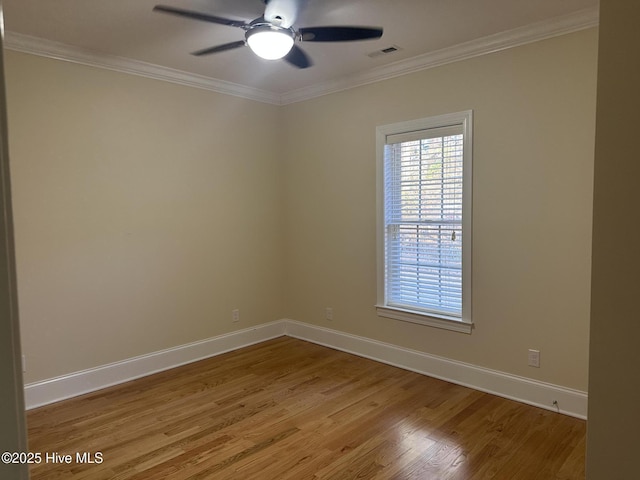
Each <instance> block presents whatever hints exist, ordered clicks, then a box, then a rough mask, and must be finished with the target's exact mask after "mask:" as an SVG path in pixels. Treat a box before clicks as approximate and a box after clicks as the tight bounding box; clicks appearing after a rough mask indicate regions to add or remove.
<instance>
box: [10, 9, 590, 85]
mask: <svg viewBox="0 0 640 480" xmlns="http://www.w3.org/2000/svg"><path fill="white" fill-rule="evenodd" d="M299 1H303V5H302V8H301V11H300V13H299V15H298V19H297V21H296V23H295V25H294V26H296V27H308V26H321V25H365V26H381V27H383V28H384V35H383V36H382V38H381V39H379V40H374V41H371V40H369V41H360V42H349V43H308V42H307V43H303V44H301V47H302V48H303V49H304V50H305V51H306V52H307V54H308V55H309V56H310V57H311V58H312V60H313V62H314V65H313V66H312V67H311V68H308V69H305V70H299V69H296V68H294V67H292V66H290V65H289V64H287V63H286V62H284V61H267V60H262V59H260V58H258V57H256V56H255V55H254V54H253V53H252V52H251V51H250V50H249V49H248V48H240V49H237V50H232V51H226V52H222V53H218V54H215V55H209V56H203V57H195V56H193V55H190V52H193V51H195V50H198V49H202V48H206V47H209V46H214V45H217V44H223V43H227V42H232V41H235V40H242V39H243V37H244V32H243V30H241V29H239V28H233V27H227V26H224V25H218V24H211V23H206V22H201V21H196V20H190V19H184V18H180V17H175V16H171V15H166V14H161V13H157V12H153V11H152V8H153V6H154V5H156V4H164V5H170V6H174V7H179V8H183V9H189V10H194V11H198V12H204V13H209V14H212V15H216V16H222V17H227V18H232V19H238V20H244V21H250V20H252V19H254V18H256V17H258V16H260V15H262V13H263V12H264V3H263V1H262V0H4V1H3V4H4V17H5V28H6V31H7V39H8V40H9V41H8V42H7V43H8V47H9V48H11V47H12V45H14V47H15V45H20V44H23V45H24V44H29V45H34V44H38V45H40V48H44V49H45V50H46V48H45V47H42V46H43V45H47V44H49V45H55V46H56V48H57V50H56V51H63V50H64V49H65V48H67V47H69V49H68V51H72V52H73V51H75V52H76V53H77V52H82V54H83V55H86V54H88V53H90V54H91V55H95V56H96V57H101V56H102V57H105V58H111V59H113V58H120V59H129V60H133V61H135V62H136V63H137V64H138V65H147V66H149V64H151V66H161V67H166V68H167V69H171V71H172V72H174V73H176V72H187V73H189V74H194V75H195V76H197V77H198V78H203V77H204V78H207V79H212V80H214V81H216V82H220V83H222V84H226V82H230V84H231V85H237V86H242V87H246V88H249V89H255V90H257V91H260V92H265V93H267V94H273V95H286V94H287V93H288V92H295V91H301V90H304V89H309V88H314V86H317V85H326V84H330V83H332V82H333V83H334V84H335V82H338V81H339V80H340V79H343V78H358V77H359V78H366V75H368V74H369V75H370V72H383V71H385V70H384V69H387V71H389V69H390V68H391V69H393V68H395V69H396V70H398V69H400V70H401V69H402V67H403V66H406V65H419V64H420V62H417V61H416V59H421V58H425V56H427V57H428V56H429V55H437V54H438V52H447V51H455V48H456V46H460V45H466V46H469V45H472V44H473V43H474V42H476V41H481V42H484V44H485V45H490V44H491V42H492V41H493V40H492V39H495V38H498V37H499V35H500V34H503V33H504V32H519V35H520V34H522V36H523V38H524V40H525V41H526V35H527V34H528V33H527V32H530V31H534V32H543V31H544V28H545V26H552V27H551V30H550V31H551V33H553V32H554V30H553V28H554V27H553V26H554V25H555V28H556V30H558V31H559V32H560V33H562V29H563V28H564V29H565V30H568V31H571V29H573V30H577V29H579V28H584V26H589V25H588V24H589V22H591V24H593V22H594V21H597V7H598V0H350V1H345V0H306V1H305V0H299ZM594 18H595V19H596V20H594ZM585 19H587V20H585ZM558 25H559V26H560V27H558ZM532 26H533V27H532ZM529 27H531V28H533V30H531V28H529ZM534 27H535V28H534ZM530 36H531V35H530ZM532 39H536V37H535V35H533V36H532ZM42 40H46V42H42ZM520 43H524V41H521V42H520ZM391 45H395V46H398V47H400V49H401V50H400V51H398V52H395V53H393V54H390V55H382V56H377V57H375V58H371V57H369V56H368V54H370V53H372V52H375V51H377V50H380V49H383V48H386V47H389V46H391ZM496 45H497V46H495V47H494V50H496V49H499V48H500V45H499V44H496ZM487 48H488V47H487ZM16 49H18V50H20V49H21V48H16ZM22 50H25V51H29V48H22ZM31 50H34V48H33V47H32V48H31ZM35 50H37V49H35ZM54 56H55V55H54ZM58 56H59V57H64V55H58ZM140 62H142V63H140ZM97 63H99V62H97ZM370 78H373V77H370Z"/></svg>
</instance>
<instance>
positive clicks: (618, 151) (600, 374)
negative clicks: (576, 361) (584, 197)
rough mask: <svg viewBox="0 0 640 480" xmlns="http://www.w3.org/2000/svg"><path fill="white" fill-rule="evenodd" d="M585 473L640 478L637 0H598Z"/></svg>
mask: <svg viewBox="0 0 640 480" xmlns="http://www.w3.org/2000/svg"><path fill="white" fill-rule="evenodd" d="M600 5H601V14H600V48H599V63H598V107H597V133H596V154H595V187H594V212H593V213H594V217H593V223H594V225H593V281H592V291H591V295H592V303H591V310H592V311H591V347H590V375H589V424H588V430H587V478H588V479H589V480H600V479H606V480H627V479H630V478H637V477H638V429H639V428H640V410H639V408H638V407H639V406H640V377H639V376H638V367H640V322H639V321H638V319H639V318H640V315H639V314H638V305H637V303H638V294H639V293H640V275H639V271H640V254H639V253H638V246H639V245H640V224H639V223H638V206H639V205H638V196H637V195H638V181H639V180H640V162H639V161H638V141H637V139H638V128H639V127H640V121H639V120H638V112H639V111H640V91H639V90H638V86H639V85H640V30H639V29H638V19H640V3H638V1H637V0H601V2H600Z"/></svg>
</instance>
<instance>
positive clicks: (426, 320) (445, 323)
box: [376, 305, 473, 334]
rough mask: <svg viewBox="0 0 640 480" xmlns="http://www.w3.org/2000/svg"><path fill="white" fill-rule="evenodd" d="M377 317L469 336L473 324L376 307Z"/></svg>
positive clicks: (380, 306)
mask: <svg viewBox="0 0 640 480" xmlns="http://www.w3.org/2000/svg"><path fill="white" fill-rule="evenodd" d="M376 310H377V313H378V316H379V317H385V318H393V319H394V320H402V321H404V322H411V323H418V324H420V325H427V326H429V327H435V328H443V329H445V330H452V331H454V332H461V333H467V334H470V333H471V330H472V329H473V323H470V322H465V321H463V320H457V319H453V318H448V317H444V316H442V317H441V316H438V315H435V314H426V313H417V312H412V311H410V310H403V309H401V308H394V307H388V306H383V305H376Z"/></svg>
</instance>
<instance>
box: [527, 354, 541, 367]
mask: <svg viewBox="0 0 640 480" xmlns="http://www.w3.org/2000/svg"><path fill="white" fill-rule="evenodd" d="M529 366H530V367H536V368H540V350H533V349H529Z"/></svg>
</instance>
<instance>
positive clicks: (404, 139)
mask: <svg viewBox="0 0 640 480" xmlns="http://www.w3.org/2000/svg"><path fill="white" fill-rule="evenodd" d="M463 133H464V132H463V126H462V125H452V126H444V127H438V128H430V129H426V130H419V131H412V132H404V133H399V134H390V135H386V140H385V147H384V157H385V161H384V224H385V225H384V228H385V233H384V234H385V252H384V256H385V295H386V305H388V306H391V307H397V308H401V309H408V310H412V311H422V312H425V313H433V314H436V315H443V316H447V317H454V318H461V317H462V238H463V236H462V226H463V221H462V206H463V166H464V155H463V154H464V137H463Z"/></svg>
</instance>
